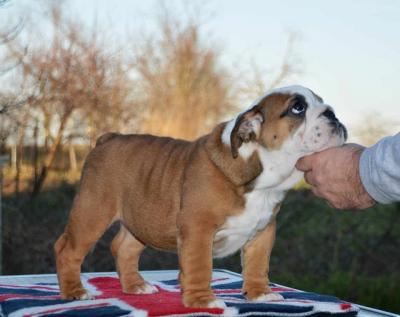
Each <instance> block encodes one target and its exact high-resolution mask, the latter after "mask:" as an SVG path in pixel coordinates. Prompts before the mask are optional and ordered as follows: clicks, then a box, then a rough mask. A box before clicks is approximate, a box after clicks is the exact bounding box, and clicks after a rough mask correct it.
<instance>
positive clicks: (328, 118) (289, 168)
mask: <svg viewBox="0 0 400 317" xmlns="http://www.w3.org/2000/svg"><path fill="white" fill-rule="evenodd" d="M346 137H347V132H346V129H345V127H344V126H343V125H342V124H341V123H340V122H339V121H338V119H337V118H336V116H335V114H334V112H333V110H332V108H331V107H330V106H328V105H326V104H325V103H324V102H323V100H322V98H320V97H319V96H317V95H316V94H314V93H313V92H312V91H311V90H310V89H307V88H305V87H301V86H290V87H285V88H280V89H275V90H272V91H270V92H268V93H267V94H266V95H264V96H263V97H261V98H260V99H259V100H257V101H256V102H255V103H254V104H253V105H252V106H251V107H250V108H249V109H248V110H246V111H244V112H242V113H240V114H239V115H238V116H236V117H235V118H233V119H232V120H230V121H228V122H224V123H221V124H219V125H217V126H216V127H215V128H214V130H213V131H211V133H210V134H207V135H205V136H203V137H200V138H199V139H197V140H195V141H193V142H189V141H183V140H176V139H172V138H168V137H157V136H152V135H138V134H131V135H122V134H117V133H108V134H105V135H103V136H101V137H100V138H99V139H98V141H97V144H96V147H95V148H94V149H93V150H92V151H91V152H90V154H89V155H88V157H87V159H86V162H85V165H84V168H83V172H82V179H81V184H80V188H79V192H78V193H77V195H76V197H75V200H74V203H73V207H72V210H71V213H70V217H69V221H68V224H67V226H66V228H65V231H64V233H63V234H62V235H61V236H60V237H59V239H58V241H57V242H56V244H55V254H56V262H57V274H58V280H59V284H60V290H61V295H62V298H64V299H88V298H90V295H89V293H88V292H87V291H86V290H85V289H84V287H83V286H82V284H81V281H80V267H81V263H82V261H83V259H84V257H85V256H86V254H87V253H88V251H89V250H90V249H91V248H92V247H93V245H94V244H95V243H96V241H97V240H98V239H99V238H100V237H101V235H102V234H103V233H104V231H105V230H106V229H107V228H108V227H109V226H110V225H111V224H112V223H113V222H115V221H119V222H120V223H121V229H120V231H119V233H118V234H117V236H116V237H115V238H114V240H113V242H112V245H111V251H112V254H113V255H114V258H115V262H116V268H117V271H118V274H119V278H120V281H121V285H122V289H123V292H125V293H129V294H148V293H153V292H157V288H156V287H154V286H152V285H150V284H149V283H147V282H146V281H144V279H143V278H142V277H141V276H140V274H139V272H138V260H139V256H140V253H141V252H142V250H143V249H144V248H145V247H146V246H151V247H154V248H157V249H161V250H166V251H177V252H178V256H179V265H180V275H179V278H180V283H181V289H182V297H183V304H184V305H185V306H187V307H210V308H212V307H223V306H224V303H223V302H222V301H220V300H217V299H216V297H215V296H214V294H213V292H212V290H211V288H210V282H211V274H212V258H213V257H217V258H218V257H225V256H228V255H230V254H233V253H235V252H236V251H238V250H241V256H242V267H243V271H242V274H243V279H244V283H243V293H244V294H245V296H246V297H247V298H248V299H249V300H254V301H269V300H279V299H282V297H281V296H280V295H279V294H278V293H273V292H272V291H271V289H270V288H269V286H268V271H269V258H270V254H271V250H272V247H273V244H274V239H275V230H276V215H277V213H278V211H279V206H280V204H281V202H282V200H283V199H284V197H285V193H286V191H287V190H288V189H290V188H291V187H292V186H293V185H295V184H296V183H297V182H299V181H300V180H301V178H302V176H303V174H302V173H301V172H299V171H298V170H296V169H295V163H296V161H297V160H298V159H299V158H300V157H302V156H304V155H307V154H310V153H313V152H316V151H321V150H323V149H326V148H328V147H331V146H337V145H341V144H343V143H344V141H345V140H346Z"/></svg>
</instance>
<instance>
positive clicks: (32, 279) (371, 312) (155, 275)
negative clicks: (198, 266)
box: [0, 270, 400, 317]
mask: <svg viewBox="0 0 400 317" xmlns="http://www.w3.org/2000/svg"><path fill="white" fill-rule="evenodd" d="M218 271H219V272H226V273H228V274H235V275H238V276H240V275H239V274H237V273H234V272H231V271H225V270H218ZM141 274H142V276H143V277H144V278H145V279H148V280H156V281H157V280H166V279H175V278H177V276H178V271H177V270H162V271H141ZM81 276H82V278H83V279H84V278H87V279H88V278H91V277H99V276H117V274H116V273H115V272H111V273H110V272H102V273H82V274H81ZM39 282H41V283H57V276H56V275H55V274H36V275H4V276H0V283H12V284H31V283H32V284H33V283H39ZM275 284H276V283H275ZM277 285H279V284H277ZM280 286H283V285H280ZM357 306H359V308H360V312H359V314H358V316H360V317H372V316H390V317H400V315H398V314H394V313H389V312H385V311H382V310H378V309H374V308H370V307H365V306H361V305H357Z"/></svg>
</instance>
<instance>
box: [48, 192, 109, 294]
mask: <svg viewBox="0 0 400 317" xmlns="http://www.w3.org/2000/svg"><path fill="white" fill-rule="evenodd" d="M114 207H115V206H113V203H112V202H111V201H104V199H102V198H101V196H99V195H98V193H96V192H93V190H91V192H90V193H89V192H87V191H86V190H85V186H83V188H81V191H80V193H79V194H78V196H77V197H76V198H75V201H74V205H73V207H72V210H71V213H70V217H69V221H68V224H67V226H66V228H65V231H64V233H63V234H62V235H61V236H60V237H59V239H58V240H57V242H56V243H55V245H54V251H55V256H56V266H57V276H58V282H59V285H60V293H61V298H63V299H89V298H90V295H89V294H88V292H87V291H86V290H85V289H84V287H83V285H82V283H81V280H80V271H81V264H82V261H83V259H84V258H85V256H86V254H87V253H88V251H89V250H90V249H91V248H92V247H93V245H94V244H95V243H96V242H97V240H98V239H99V238H100V237H101V235H102V234H103V233H104V232H105V230H106V229H107V228H108V227H109V226H110V225H111V223H112V222H113V220H114V219H115V212H114V210H115V208H114Z"/></svg>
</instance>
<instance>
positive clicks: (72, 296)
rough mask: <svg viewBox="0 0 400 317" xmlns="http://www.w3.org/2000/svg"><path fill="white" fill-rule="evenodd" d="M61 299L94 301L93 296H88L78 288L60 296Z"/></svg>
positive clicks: (82, 289) (83, 290)
mask: <svg viewBox="0 0 400 317" xmlns="http://www.w3.org/2000/svg"><path fill="white" fill-rule="evenodd" d="M61 298H62V299H66V300H90V299H94V296H93V295H91V294H89V293H88V292H87V291H86V290H85V289H84V288H79V289H76V290H73V291H71V292H68V293H66V294H63V295H61Z"/></svg>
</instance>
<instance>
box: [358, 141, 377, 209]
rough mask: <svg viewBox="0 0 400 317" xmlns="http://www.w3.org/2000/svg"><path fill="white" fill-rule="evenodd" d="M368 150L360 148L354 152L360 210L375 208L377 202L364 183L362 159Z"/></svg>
mask: <svg viewBox="0 0 400 317" xmlns="http://www.w3.org/2000/svg"><path fill="white" fill-rule="evenodd" d="M366 150H367V149H366V148H364V147H360V148H358V149H356V150H355V151H354V152H353V162H354V165H353V168H354V184H355V187H354V188H355V191H356V195H357V196H358V199H359V202H360V206H359V208H367V207H370V206H373V205H374V204H375V203H376V201H375V199H374V198H373V196H372V195H370V193H369V191H368V189H367V187H366V186H365V183H364V177H363V176H364V172H365V170H364V169H363V168H362V162H361V161H362V157H363V153H364V151H366Z"/></svg>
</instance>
